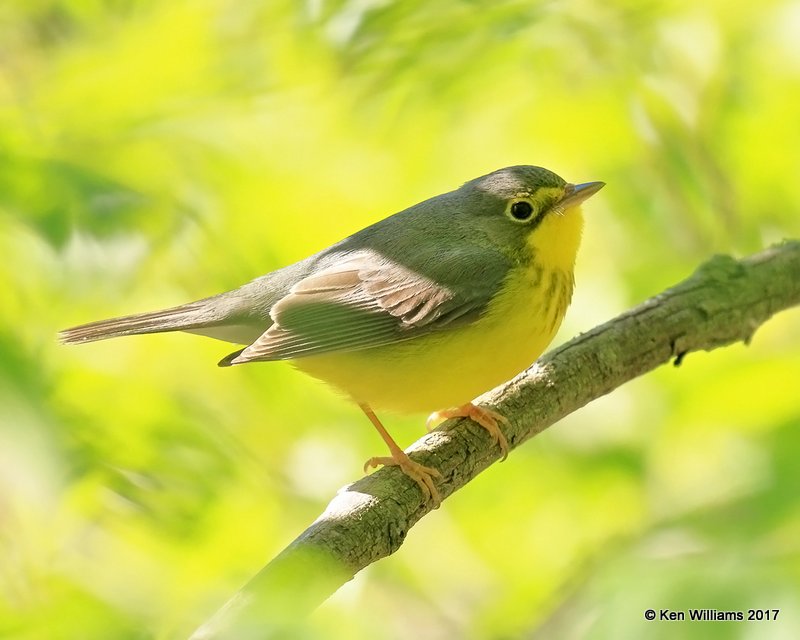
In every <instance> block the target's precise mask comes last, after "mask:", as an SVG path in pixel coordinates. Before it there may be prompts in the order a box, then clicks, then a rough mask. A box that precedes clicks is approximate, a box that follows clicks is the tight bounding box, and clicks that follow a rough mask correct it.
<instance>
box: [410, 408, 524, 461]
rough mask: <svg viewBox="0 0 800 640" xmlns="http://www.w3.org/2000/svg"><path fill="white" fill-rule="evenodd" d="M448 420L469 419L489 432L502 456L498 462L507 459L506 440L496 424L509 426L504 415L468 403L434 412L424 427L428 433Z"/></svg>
mask: <svg viewBox="0 0 800 640" xmlns="http://www.w3.org/2000/svg"><path fill="white" fill-rule="evenodd" d="M448 418H469V419H470V420H472V421H473V422H475V423H477V424H479V425H480V426H482V427H483V428H484V429H486V430H487V431H488V432H489V435H490V436H491V438H492V442H494V443H495V444H496V445H497V446H499V447H500V452H501V453H502V454H503V457H502V458H501V459H500V461H501V462H502V461H503V460H505V459H506V458H507V457H508V440H506V437H505V435H503V432H502V431H501V430H500V425H498V422H499V423H502V424H505V425H507V424H509V422H508V418H506V417H505V416H504V415H502V414H500V413H497V411H492V410H491V409H486V408H485V407H479V406H477V405H474V404H472V403H471V402H469V403H467V404H463V405H461V406H460V407H455V408H453V409H445V410H443V411H435V412H434V413H432V414H431V415H430V416H428V419H427V420H426V421H425V426H426V427H427V429H428V431H430V430H431V429H432V428H433V424H434V423H435V422H438V421H439V420H447V419H448Z"/></svg>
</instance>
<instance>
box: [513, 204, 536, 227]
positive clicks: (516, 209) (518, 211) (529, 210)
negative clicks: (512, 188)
mask: <svg viewBox="0 0 800 640" xmlns="http://www.w3.org/2000/svg"><path fill="white" fill-rule="evenodd" d="M509 213H510V214H511V217H512V218H514V220H519V221H520V222H525V221H527V220H530V219H531V216H532V215H533V206H532V205H531V203H530V202H528V201H527V200H517V201H516V202H514V203H512V205H511V208H510V209H509Z"/></svg>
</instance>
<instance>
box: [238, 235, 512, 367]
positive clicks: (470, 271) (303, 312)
mask: <svg viewBox="0 0 800 640" xmlns="http://www.w3.org/2000/svg"><path fill="white" fill-rule="evenodd" d="M421 263H422V264H423V265H424V268H419V269H417V270H415V269H412V268H411V267H408V266H405V265H402V264H400V263H398V262H396V261H393V260H390V259H389V258H386V257H385V256H381V255H379V254H377V253H375V252H373V251H369V250H363V251H360V252H358V253H356V254H352V255H348V256H347V257H345V258H344V259H342V260H340V261H338V262H334V263H333V264H332V265H330V266H328V267H327V268H324V269H322V270H321V271H319V272H317V273H313V274H312V275H310V276H307V277H305V278H303V279H302V280H300V281H299V282H297V283H296V284H295V285H294V286H293V287H292V288H291V290H290V291H289V293H288V294H287V295H286V296H284V297H283V298H281V299H280V300H278V301H277V302H276V303H275V305H274V306H273V307H272V309H271V310H270V316H271V317H272V320H273V324H272V326H270V328H269V329H267V330H266V331H265V332H264V333H263V334H262V335H261V336H260V337H259V338H258V340H256V341H255V342H254V343H253V344H251V345H250V346H249V347H247V348H245V349H244V350H243V351H242V353H241V354H239V355H238V356H236V357H234V358H231V359H230V360H229V362H230V363H231V364H240V363H243V362H252V361H256V360H283V359H289V358H291V359H294V358H301V357H304V356H310V355H318V354H322V353H330V352H333V351H354V350H358V349H366V348H369V347H375V346H378V345H385V344H391V343H395V342H400V341H403V340H408V339H411V338H414V337H417V336H419V335H422V334H426V333H429V332H431V331H436V330H440V329H442V328H444V327H447V326H452V325H453V324H454V323H469V322H472V321H474V320H475V319H477V318H478V317H479V316H480V314H481V312H483V311H484V310H485V308H486V306H487V304H488V302H489V300H490V299H491V297H492V296H493V294H494V293H495V292H496V291H497V290H498V288H499V287H500V284H501V282H502V279H503V277H504V276H505V274H506V273H507V270H508V265H507V261H506V259H505V258H504V257H503V256H502V255H501V254H498V253H495V252H491V251H487V250H485V249H480V248H476V249H475V250H473V251H472V252H467V251H464V250H462V251H460V252H458V253H455V252H452V253H450V254H449V255H445V256H436V259H435V260H428V261H421ZM426 271H427V272H428V274H429V275H428V274H426V273H425V272H426ZM226 360H227V359H226Z"/></svg>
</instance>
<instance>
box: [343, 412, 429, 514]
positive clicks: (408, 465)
mask: <svg viewBox="0 0 800 640" xmlns="http://www.w3.org/2000/svg"><path fill="white" fill-rule="evenodd" d="M358 406H359V407H361V410H362V411H363V412H364V413H365V414H366V415H367V418H369V420H370V422H371V423H372V425H373V426H374V427H375V428H376V429H377V430H378V433H379V434H380V436H381V438H383V441H384V442H385V443H386V445H387V446H388V447H389V452H390V453H391V454H392V455H391V457H374V458H370V459H369V460H367V461H366V462H365V463H364V471H365V472H366V471H367V469H369V468H370V467H378V466H380V465H384V466H387V467H388V466H396V467H400V470H401V471H402V472H403V473H405V474H406V475H407V476H408V477H409V478H411V479H412V480H413V481H414V482H416V483H417V484H418V485H419V488H420V490H421V491H422V495H423V496H425V500H426V501H427V500H428V498H430V499H431V500H433V502H434V503H435V504H436V506H439V504H440V503H441V501H442V497H441V495H440V494H439V490H438V489H437V488H436V485H435V484H434V483H433V479H434V478H441V477H442V474H441V473H439V472H438V471H437V470H436V469H433V468H431V467H426V466H424V465H421V464H419V463H418V462H414V461H413V460H412V459H411V458H409V457H408V454H406V452H405V451H403V450H402V449H401V448H400V447H399V446H398V444H397V443H396V442H395V441H394V440H393V439H392V436H390V435H389V432H388V431H386V428H385V427H384V426H383V425H382V424H381V421H380V420H378V416H376V415H375V412H374V411H373V410H372V409H370V408H369V406H368V405H366V404H363V403H361V402H359V403H358Z"/></svg>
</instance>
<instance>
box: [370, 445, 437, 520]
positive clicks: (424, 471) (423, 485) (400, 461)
mask: <svg viewBox="0 0 800 640" xmlns="http://www.w3.org/2000/svg"><path fill="white" fill-rule="evenodd" d="M381 465H383V466H384V467H400V471H402V472H403V473H405V474H406V475H407V476H408V477H409V478H411V479H412V480H413V481H414V482H416V483H417V485H418V486H419V488H420V491H422V495H423V496H425V501H426V502H427V501H428V499H429V498H430V499H431V500H432V501H433V503H434V508H435V507H438V506H439V505H440V504H441V502H442V496H441V494H440V493H439V490H438V489H437V488H436V485H435V484H434V482H433V479H434V478H441V477H442V474H441V473H439V472H438V471H437V470H436V469H434V468H433V467H426V466H425V465H422V464H420V463H419V462H414V461H413V460H412V459H411V458H409V457H408V454H406V453H405V452H404V451H399V452H394V453H393V454H392V455H391V456H385V457H375V458H370V459H369V460H367V461H366V462H365V463H364V472H365V473H366V471H367V470H368V469H370V468H371V467H379V466H381Z"/></svg>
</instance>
